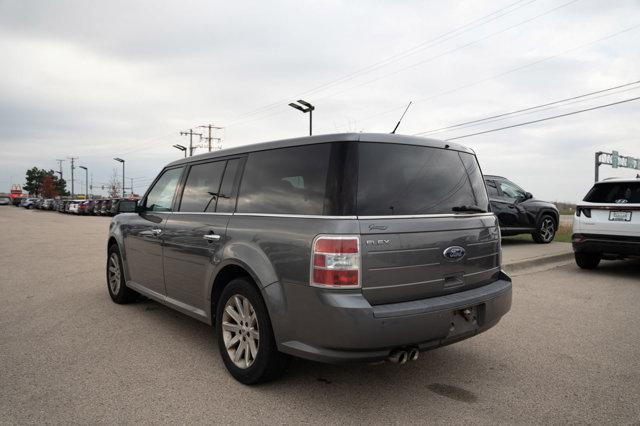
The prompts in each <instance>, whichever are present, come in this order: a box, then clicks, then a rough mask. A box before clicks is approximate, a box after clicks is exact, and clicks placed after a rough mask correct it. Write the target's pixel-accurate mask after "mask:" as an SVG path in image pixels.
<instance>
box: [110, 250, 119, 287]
mask: <svg viewBox="0 0 640 426" xmlns="http://www.w3.org/2000/svg"><path fill="white" fill-rule="evenodd" d="M109 288H110V289H111V293H112V294H114V295H115V294H118V291H119V290H120V262H119V260H118V254H117V253H111V256H109Z"/></svg>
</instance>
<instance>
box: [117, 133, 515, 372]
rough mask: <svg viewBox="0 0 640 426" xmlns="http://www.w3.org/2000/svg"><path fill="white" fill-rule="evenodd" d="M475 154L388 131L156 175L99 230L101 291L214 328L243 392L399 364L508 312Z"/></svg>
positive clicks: (237, 153) (245, 150) (290, 145)
mask: <svg viewBox="0 0 640 426" xmlns="http://www.w3.org/2000/svg"><path fill="white" fill-rule="evenodd" d="M488 204H489V201H488V199H487V194H486V190H485V185H484V181H483V177H482V173H481V171H480V167H479V166H478V162H477V160H476V157H475V155H474V154H473V152H472V151H471V150H469V149H467V148H464V147H462V146H459V145H455V144H452V143H446V142H440V141H436V140H429V139H423V138H415V137H406V136H398V135H388V134H366V133H359V134H337V135H325V136H314V137H307V138H300V139H290V140H283V141H276V142H268V143H262V144H256V145H248V146H244V147H240V148H232V149H227V150H223V151H216V152H212V153H208V154H203V155H198V156H194V157H191V158H185V159H181V160H178V161H175V162H173V163H171V164H169V165H167V166H166V167H165V168H164V169H163V170H162V172H161V173H160V175H159V176H158V177H157V178H156V180H155V182H154V183H153V184H152V185H151V186H150V189H149V190H148V192H147V193H146V194H145V196H144V197H143V198H142V199H141V200H140V202H139V203H138V204H136V203H135V202H132V201H126V202H125V201H123V202H121V203H120V206H119V212H120V213H123V214H119V215H117V216H116V217H114V219H113V220H112V222H111V226H110V232H109V242H108V260H107V281H108V289H109V294H110V295H111V298H112V299H113V300H114V301H115V302H116V303H126V302H131V301H134V300H136V298H137V297H138V295H139V294H142V295H144V296H147V297H149V298H151V299H154V300H156V301H158V302H160V303H163V304H165V305H167V306H170V307H171V308H174V309H176V310H178V311H180V312H183V313H185V314H187V315H190V316H192V317H194V318H197V319H199V320H201V321H203V322H206V323H208V324H212V325H215V328H216V330H217V333H216V334H217V341H218V345H219V347H220V353H221V355H222V359H223V361H224V363H225V365H226V367H227V369H228V370H229V371H230V373H231V374H232V375H233V376H234V377H235V378H236V379H237V380H239V381H241V382H243V383H257V382H261V381H266V380H269V379H273V378H275V377H276V376H277V375H278V374H280V373H281V372H282V371H283V369H284V368H285V366H286V364H287V359H288V356H290V355H294V356H298V357H302V358H307V359H311V360H316V361H323V362H346V361H380V360H390V361H394V362H400V363H404V362H406V361H408V360H415V359H417V357H418V355H419V353H420V351H424V350H427V349H431V348H435V347H438V346H443V345H447V344H450V343H453V342H457V341H459V340H462V339H465V338H468V337H471V336H474V335H476V334H478V333H480V332H483V331H485V330H487V329H489V328H490V327H492V326H494V325H495V324H496V323H497V322H498V321H499V320H500V318H501V317H502V316H503V315H504V314H505V313H506V312H507V311H509V309H510V307H511V280H510V279H509V277H507V276H506V275H505V274H504V273H503V272H502V271H501V268H500V259H501V254H500V231H499V228H498V224H497V220H496V217H495V216H494V215H493V214H492V213H488V212H487V210H488Z"/></svg>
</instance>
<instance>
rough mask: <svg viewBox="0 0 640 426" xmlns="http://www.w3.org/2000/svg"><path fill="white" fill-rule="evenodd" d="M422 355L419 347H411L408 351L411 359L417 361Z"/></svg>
mask: <svg viewBox="0 0 640 426" xmlns="http://www.w3.org/2000/svg"><path fill="white" fill-rule="evenodd" d="M419 356H420V351H419V350H418V348H411V349H410V350H409V353H408V357H409V359H410V360H411V361H416V360H417V359H418V357H419Z"/></svg>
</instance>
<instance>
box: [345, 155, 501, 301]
mask: <svg viewBox="0 0 640 426" xmlns="http://www.w3.org/2000/svg"><path fill="white" fill-rule="evenodd" d="M358 156H359V167H358V169H359V170H358V190H357V192H358V194H357V212H358V218H359V223H360V232H361V246H362V274H363V275H362V292H363V294H364V296H365V297H366V298H367V300H368V301H369V302H370V303H372V304H374V305H375V304H384V303H394V302H403V301H409V300H416V299H424V298H428V297H433V296H439V295H443V294H448V293H455V292H458V291H462V290H467V289H471V288H474V287H478V286H481V285H483V284H487V283H489V282H492V281H493V280H495V279H496V277H497V275H498V273H499V271H500V241H499V238H498V226H497V220H496V217H495V215H493V214H492V213H487V212H481V211H473V210H474V209H477V210H487V207H488V199H487V194H486V190H485V185H484V181H483V178H482V174H481V172H480V168H479V166H478V163H477V161H476V158H475V156H474V155H473V154H471V153H468V152H459V151H454V150H451V149H440V148H430V147H424V146H414V145H400V144H383V143H362V142H361V143H360V144H359V154H358ZM465 206H466V207H467V208H468V211H460V210H465V209H464V207H465Z"/></svg>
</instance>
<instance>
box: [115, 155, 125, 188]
mask: <svg viewBox="0 0 640 426" xmlns="http://www.w3.org/2000/svg"><path fill="white" fill-rule="evenodd" d="M114 160H116V161H117V162H118V163H122V198H124V193H125V191H124V160H123V159H122V158H114Z"/></svg>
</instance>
